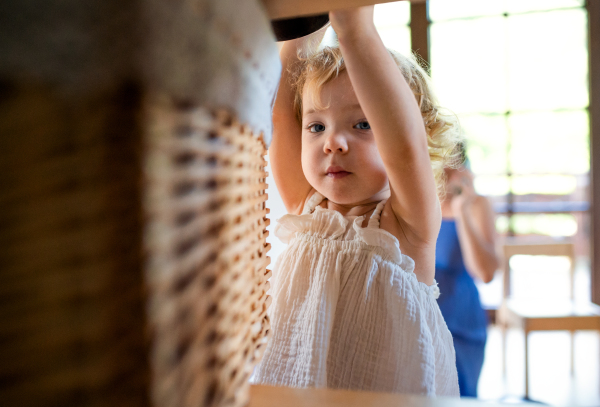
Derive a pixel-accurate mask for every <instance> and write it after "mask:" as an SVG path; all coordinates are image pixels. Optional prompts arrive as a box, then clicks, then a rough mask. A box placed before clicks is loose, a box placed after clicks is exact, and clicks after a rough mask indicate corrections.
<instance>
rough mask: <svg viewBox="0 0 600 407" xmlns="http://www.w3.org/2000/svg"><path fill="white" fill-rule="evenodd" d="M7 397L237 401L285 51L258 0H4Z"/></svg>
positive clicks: (1, 293)
mask: <svg viewBox="0 0 600 407" xmlns="http://www.w3.org/2000/svg"><path fill="white" fill-rule="evenodd" d="M3 9H4V10H5V13H2V16H0V21H1V22H0V32H1V34H0V54H1V55H2V58H0V89H1V90H0V93H1V97H0V186H1V187H0V225H1V227H0V242H1V244H0V270H1V272H0V320H1V321H2V323H1V324H0V342H1V343H2V346H0V361H1V363H0V404H1V405H2V406H3V407H4V406H6V407H11V406H19V407H28V406H65V407H70V406H77V407H92V406H115V407H117V406H131V407H134V406H135V407H142V406H144V407H146V406H153V407H167V406H178V407H187V406H194V407H196V406H197V407H200V406H202V407H221V406H227V407H240V406H244V405H245V404H246V403H247V400H248V391H249V383H248V380H247V379H248V376H249V374H250V373H251V372H252V368H253V367H254V365H255V364H256V363H257V362H258V360H259V359H260V356H261V351H262V349H264V343H265V340H266V337H267V334H268V331H269V323H268V318H267V317H266V315H265V313H266V308H267V306H268V304H269V299H268V296H267V295H266V291H267V290H268V283H267V281H266V280H267V279H268V278H269V272H268V270H267V269H266V267H267V264H268V263H269V258H268V256H267V252H268V250H269V246H268V244H266V241H265V238H266V236H267V232H266V230H265V228H266V226H267V224H268V222H269V220H268V219H266V215H267V213H268V210H267V208H266V207H265V201H266V199H267V196H266V193H265V189H266V184H265V178H266V177H267V174H266V172H265V170H264V167H265V165H266V162H265V159H264V155H265V153H266V143H268V141H269V136H270V128H271V117H270V115H271V101H272V100H273V95H274V92H275V89H276V87H277V84H278V80H279V72H280V70H281V65H280V62H279V58H278V54H277V48H276V45H275V42H274V38H273V36H272V33H271V30H270V25H269V19H268V18H267V16H266V15H265V14H264V10H263V8H262V7H261V5H260V3H258V1H257V0H255V1H249V0H194V1H190V2H187V1H179V2H170V1H164V0H141V1H139V2H127V3H122V2H120V1H118V0H91V1H87V2H80V1H78V0H64V1H53V0H51V1H48V2H22V1H19V0H7V1H6V2H4V3H3Z"/></svg>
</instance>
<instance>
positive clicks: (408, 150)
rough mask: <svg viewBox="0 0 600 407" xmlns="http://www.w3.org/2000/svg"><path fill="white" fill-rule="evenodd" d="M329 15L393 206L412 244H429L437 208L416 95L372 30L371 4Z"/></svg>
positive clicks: (434, 233)
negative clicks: (373, 139)
mask: <svg viewBox="0 0 600 407" xmlns="http://www.w3.org/2000/svg"><path fill="white" fill-rule="evenodd" d="M329 16H330V20H331V24H332V26H333V28H334V30H336V32H337V34H338V40H339V43H340V48H341V50H342V54H343V56H344V59H345V61H346V67H347V70H348V74H349V76H350V80H351V82H352V85H353V87H354V91H355V93H356V96H357V98H358V100H359V103H360V105H361V108H362V109H363V112H364V113H365V115H366V118H367V120H368V121H369V124H370V125H371V128H372V129H373V134H374V137H375V142H376V143H377V148H378V150H379V153H380V155H381V158H382V159H383V163H384V165H385V168H386V172H387V175H388V178H389V182H390V189H391V197H390V203H391V207H392V210H393V212H394V214H395V216H396V218H397V219H398V222H399V223H400V226H401V227H402V230H403V232H404V234H405V235H406V238H407V240H408V241H409V242H410V243H411V244H413V245H415V246H423V245H427V246H429V247H430V246H431V245H434V244H435V241H436V239H437V234H438V232H439V228H440V223H441V212H440V204H439V199H438V196H437V190H436V185H435V180H434V175H433V170H432V168H431V163H430V159H429V151H428V148H427V133H426V131H425V125H424V123H423V118H422V116H421V111H420V108H419V106H418V105H417V102H416V100H415V96H414V94H413V92H412V90H411V89H410V87H409V86H408V84H407V83H406V81H405V79H404V77H403V76H402V73H401V72H400V69H398V66H397V65H396V63H395V62H394V61H393V59H392V57H391V55H390V54H389V52H388V51H387V49H386V48H385V46H384V45H383V42H382V41H381V38H380V37H379V34H378V33H377V31H376V30H375V25H374V23H373V7H363V8H359V9H352V10H338V11H333V12H330V13H329Z"/></svg>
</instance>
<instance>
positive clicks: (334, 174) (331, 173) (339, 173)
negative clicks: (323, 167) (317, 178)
mask: <svg viewBox="0 0 600 407" xmlns="http://www.w3.org/2000/svg"><path fill="white" fill-rule="evenodd" d="M350 174H351V173H350V172H348V171H345V170H344V169H343V168H341V167H329V168H327V176H328V177H331V178H335V179H337V178H344V177H345V176H347V175H350Z"/></svg>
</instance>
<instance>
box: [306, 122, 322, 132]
mask: <svg viewBox="0 0 600 407" xmlns="http://www.w3.org/2000/svg"><path fill="white" fill-rule="evenodd" d="M308 130H309V131H310V132H311V133H320V132H322V131H325V126H323V125H322V124H320V123H316V124H311V125H310V126H308Z"/></svg>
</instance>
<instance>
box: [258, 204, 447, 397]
mask: <svg viewBox="0 0 600 407" xmlns="http://www.w3.org/2000/svg"><path fill="white" fill-rule="evenodd" d="M323 199H324V197H323V196H322V195H321V194H319V193H315V194H314V195H313V196H312V197H311V198H310V199H309V201H308V202H307V204H306V205H305V208H304V211H303V213H302V215H289V214H288V215H285V216H283V217H282V218H281V219H279V222H278V225H277V226H276V227H275V231H274V233H275V235H276V236H277V237H278V238H279V239H281V240H282V241H283V242H284V243H289V246H288V248H287V249H286V250H285V251H284V252H283V253H282V254H281V255H280V256H279V258H278V260H277V263H276V265H275V268H274V270H273V282H272V292H271V294H272V296H273V299H274V301H273V304H272V305H271V308H270V312H269V315H270V318H271V325H272V331H273V332H272V336H271V339H270V341H269V342H268V344H267V348H266V350H265V353H264V356H263V360H262V361H261V363H260V364H259V365H258V366H257V367H256V369H255V371H254V374H253V377H252V379H251V381H252V382H253V383H256V384H266V385H274V386H290V387H329V388H340V389H352V390H366V391H379V392H394V393H412V394H421V395H427V396H436V395H440V396H458V395H459V388H458V379H457V372H456V364H455V354H454V346H453V343H452V336H451V335H450V332H449V331H448V328H447V327H446V323H445V322H444V319H443V317H442V314H441V313H440V310H439V307H438V305H437V302H436V299H437V297H438V296H439V290H438V288H437V284H433V285H431V286H427V285H426V284H424V283H421V282H419V281H417V278H416V275H415V274H414V261H413V260H412V259H411V258H410V257H408V256H406V255H404V254H402V253H401V251H400V248H399V244H398V240H397V239H396V237H395V236H393V235H392V234H390V233H389V232H387V231H385V230H383V229H380V228H379V218H380V216H381V210H382V209H383V205H384V203H385V201H383V202H380V203H379V204H378V205H377V208H376V209H375V211H374V213H373V214H372V216H371V218H370V220H369V224H368V226H367V227H364V228H363V227H362V223H363V220H364V216H359V217H352V216H343V215H341V214H340V213H339V212H337V211H334V210H330V209H324V208H321V207H319V206H318V205H319V203H320V202H321V201H322V200H323Z"/></svg>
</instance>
